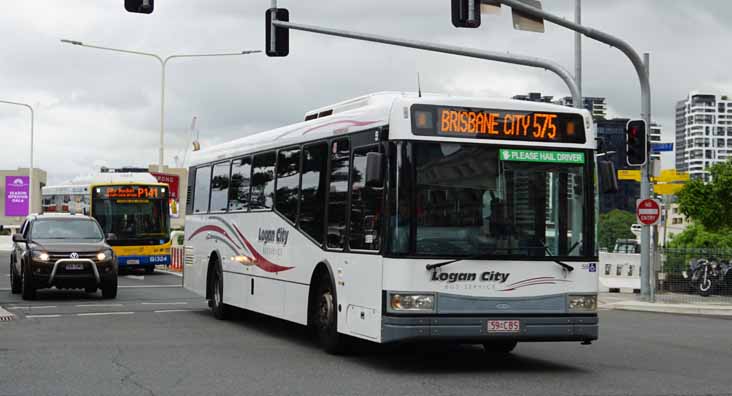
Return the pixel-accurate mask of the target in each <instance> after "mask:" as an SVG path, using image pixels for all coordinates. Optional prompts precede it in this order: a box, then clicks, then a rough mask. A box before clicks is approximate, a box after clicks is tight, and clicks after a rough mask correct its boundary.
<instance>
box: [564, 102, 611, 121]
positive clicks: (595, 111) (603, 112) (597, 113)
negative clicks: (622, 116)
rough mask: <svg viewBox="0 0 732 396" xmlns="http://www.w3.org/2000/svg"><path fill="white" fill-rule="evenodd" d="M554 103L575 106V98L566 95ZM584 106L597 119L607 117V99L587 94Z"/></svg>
mask: <svg viewBox="0 0 732 396" xmlns="http://www.w3.org/2000/svg"><path fill="white" fill-rule="evenodd" d="M554 103H556V104H560V105H562V106H569V107H572V106H574V100H573V99H572V97H571V96H565V97H563V98H561V99H559V100H557V101H555V102H554ZM582 107H584V108H585V109H587V110H588V111H589V112H590V113H592V118H594V119H595V120H599V119H603V120H604V119H606V118H607V100H606V99H605V98H601V97H597V96H585V97H583V98H582Z"/></svg>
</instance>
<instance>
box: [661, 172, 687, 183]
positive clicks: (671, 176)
mask: <svg viewBox="0 0 732 396" xmlns="http://www.w3.org/2000/svg"><path fill="white" fill-rule="evenodd" d="M653 181H654V182H660V183H671V182H685V181H689V174H688V173H686V172H676V169H664V170H662V171H661V175H660V176H658V177H655V178H653Z"/></svg>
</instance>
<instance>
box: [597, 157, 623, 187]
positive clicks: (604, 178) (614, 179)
mask: <svg viewBox="0 0 732 396" xmlns="http://www.w3.org/2000/svg"><path fill="white" fill-rule="evenodd" d="M597 174H598V176H599V178H600V180H599V181H600V188H601V189H602V190H601V191H602V192H603V193H604V194H609V193H616V192H618V174H617V172H615V164H613V163H612V161H604V160H598V161H597Z"/></svg>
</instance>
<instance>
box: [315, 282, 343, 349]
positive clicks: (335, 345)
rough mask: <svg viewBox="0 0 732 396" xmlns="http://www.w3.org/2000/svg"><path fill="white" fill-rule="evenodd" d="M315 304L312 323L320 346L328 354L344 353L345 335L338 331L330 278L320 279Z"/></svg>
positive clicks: (335, 306)
mask: <svg viewBox="0 0 732 396" xmlns="http://www.w3.org/2000/svg"><path fill="white" fill-rule="evenodd" d="M316 304H317V305H316V307H315V310H314V312H313V314H314V316H315V317H314V318H313V319H314V320H313V323H314V324H315V331H316V334H317V336H318V341H319V343H320V345H321V347H322V348H323V349H324V350H325V351H326V352H328V353H330V354H334V355H338V354H342V353H344V352H345V351H346V346H347V345H346V336H344V335H342V334H339V333H338V301H337V300H336V295H335V293H334V292H333V286H332V284H331V282H330V279H327V278H325V279H323V280H321V281H320V284H319V285H318V294H317V300H316Z"/></svg>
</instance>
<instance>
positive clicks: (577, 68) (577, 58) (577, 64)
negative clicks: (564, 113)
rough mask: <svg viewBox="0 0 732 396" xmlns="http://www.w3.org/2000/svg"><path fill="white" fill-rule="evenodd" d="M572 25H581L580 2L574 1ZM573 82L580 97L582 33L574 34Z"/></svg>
mask: <svg viewBox="0 0 732 396" xmlns="http://www.w3.org/2000/svg"><path fill="white" fill-rule="evenodd" d="M574 23H576V24H578V25H581V24H582V0H574ZM574 80H575V81H576V82H577V88H578V89H579V92H580V97H582V96H583V94H582V33H580V32H575V34H574ZM575 107H577V106H575ZM578 108H582V106H579V107H578Z"/></svg>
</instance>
